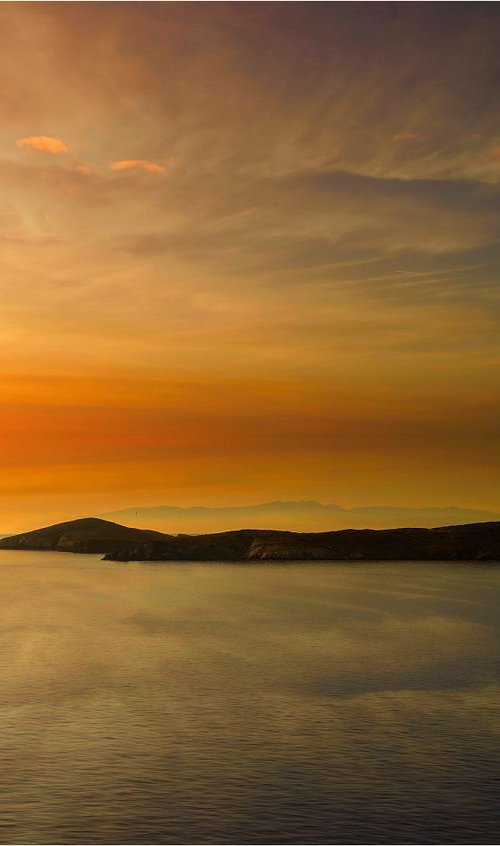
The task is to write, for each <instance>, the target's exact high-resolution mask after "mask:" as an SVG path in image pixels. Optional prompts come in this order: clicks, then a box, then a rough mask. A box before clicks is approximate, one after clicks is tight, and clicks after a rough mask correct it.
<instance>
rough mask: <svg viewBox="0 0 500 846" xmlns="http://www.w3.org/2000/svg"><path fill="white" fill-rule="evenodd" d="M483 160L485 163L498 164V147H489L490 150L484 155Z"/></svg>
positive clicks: (499, 149)
mask: <svg viewBox="0 0 500 846" xmlns="http://www.w3.org/2000/svg"><path fill="white" fill-rule="evenodd" d="M483 159H484V161H486V162H496V163H497V164H498V163H499V162H500V147H499V146H493V147H490V149H489V150H488V151H487V152H486V153H485V154H484V156H483Z"/></svg>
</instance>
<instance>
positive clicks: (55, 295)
mask: <svg viewBox="0 0 500 846" xmlns="http://www.w3.org/2000/svg"><path fill="white" fill-rule="evenodd" d="M450 6H451V7H450ZM491 7H493V8H491ZM496 22H498V17H497V13H496V8H495V4H490V9H488V8H486V7H485V6H484V5H483V4H473V5H468V4H460V5H458V4H390V5H389V4H378V3H372V4H363V3H357V4H334V3H332V4H330V3H324V4H302V3H277V4H273V3H264V4H261V3H246V4H239V3H232V4H219V3H199V4H198V3H189V4H177V3H154V4H137V3H124V4H122V3H109V4H59V3H41V4H37V3H22V4H17V3H3V4H1V6H0V24H1V32H2V61H1V64H0V84H1V86H2V92H3V93H2V98H1V100H0V114H1V121H0V177H1V184H2V191H1V193H0V261H1V273H0V285H1V286H2V298H1V301H0V302H1V308H2V320H1V323H0V400H1V405H2V408H1V415H0V437H1V444H2V459H3V462H2V463H3V467H2V473H1V477H0V507H1V514H2V522H1V525H0V532H1V531H4V532H7V531H15V530H18V529H26V528H33V527H35V526H38V525H41V524H43V523H48V522H53V521H55V520H56V519H60V518H61V519H62V518H70V517H73V516H82V515H86V514H92V513H101V512H104V511H110V510H114V509H118V508H125V507H129V506H141V505H156V504H164V503H169V504H178V505H191V504H206V505H216V504H217V505H222V504H236V503H242V504H245V503H252V502H260V501H264V500H268V499H278V498H283V499H310V498H316V499H322V500H324V501H330V502H331V501H335V502H339V503H341V504H342V505H345V506H356V505H370V504H382V505H384V504H391V505H406V506H427V505H429V506H430V505H433V506H448V505H459V506H464V507H471V508H489V509H500V496H499V493H498V480H499V469H500V468H499V465H500V453H499V446H498V445H499V431H498V430H499V424H498V420H499V419H500V414H499V411H500V409H499V405H500V403H499V377H498V373H499V360H500V333H499V314H500V311H499V284H498V260H499V254H500V249H499V246H498V245H499V243H500V237H499V236H500V157H499V155H498V150H500V117H499V116H498V110H497V109H496V106H495V105H494V103H495V102H496V99H495V98H496V94H495V91H496V84H497V79H498V72H499V70H500V67H499V65H500V59H499V56H500V43H499V42H500V28H499V27H498V25H496ZM493 24H495V25H493Z"/></svg>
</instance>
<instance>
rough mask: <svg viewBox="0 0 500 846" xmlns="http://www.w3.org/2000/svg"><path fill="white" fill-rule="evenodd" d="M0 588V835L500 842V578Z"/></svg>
mask: <svg viewBox="0 0 500 846" xmlns="http://www.w3.org/2000/svg"><path fill="white" fill-rule="evenodd" d="M0 578H1V579H2V593H1V596H2V600H1V602H2V607H1V611H2V617H1V628H0V631H1V636H2V649H1V652H0V655H1V662H2V666H1V680H2V688H1V692H0V697H1V698H0V702H1V706H2V707H1V724H0V727H1V732H2V738H3V767H2V770H1V775H0V788H1V790H2V795H3V798H4V807H3V809H2V811H0V840H1V842H4V843H54V842H58V843H82V842H85V843H117V842H119V843H151V842H155V843H221V842H228V843H229V842H241V843H258V842H261V843H269V842H273V843H278V842H280V843H304V842H307V843H346V842H352V843H355V842H373V843H378V842H380V843H387V842H394V843H395V842H406V843H417V842H418V843H422V842H448V843H452V842H453V843H472V842H495V837H496V835H497V832H498V830H499V826H500V811H499V809H498V802H497V790H496V786H495V785H496V779H497V778H498V775H499V772H500V769H499V767H500V751H499V749H498V734H499V730H500V708H499V705H498V701H499V688H498V676H499V666H498V655H499V654H500V652H499V649H498V646H499V643H498V641H499V631H500V625H499V613H498V607H499V601H498V600H499V594H500V569H499V570H498V571H497V570H496V569H495V568H494V567H491V566H484V567H481V566H478V565H456V564H450V565H447V564H420V565H418V566H417V565H408V564H391V565H387V564H377V565H374V564H366V565H365V564H356V565H338V564H336V565H325V564H321V565H289V566H286V565H283V566H281V565H279V566H274V565H272V566H259V565H256V566H234V567H232V566H224V565H220V566H219V565H199V564H196V565H190V564H189V565H163V566H150V565H116V564H109V563H105V562H101V561H99V559H98V558H96V557H93V556H71V555H63V554H57V555H54V554H48V553H47V554H45V553H12V552H2V553H0Z"/></svg>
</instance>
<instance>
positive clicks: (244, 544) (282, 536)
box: [0, 518, 500, 561]
mask: <svg viewBox="0 0 500 846" xmlns="http://www.w3.org/2000/svg"><path fill="white" fill-rule="evenodd" d="M0 549H33V550H55V551H60V552H82V553H89V552H93V553H104V554H105V558H106V559H108V560H112V561H304V560H307V561H327V560H328V561H340V560H349V561H374V560H404V561H412V560H416V561H418V560H421V561H424V560H427V561H438V560H456V561H462V560H481V561H500V522H495V523H473V524H471V525H466V526H445V527H439V528H434V529H423V528H420V529H383V530H374V529H361V530H359V529H358V530H356V529H347V530H343V531H337V532H316V533H313V532H308V533H303V534H299V533H296V532H280V531H269V530H266V529H263V530H262V529H241V530H239V531H235V532H219V533H216V534H207V535H163V534H161V533H159V532H151V531H145V530H141V529H131V528H129V527H126V526H120V525H117V524H116V523H110V522H107V521H105V520H99V519H95V518H88V519H83V520H73V521H71V522H68V523H58V524H57V525H55V526H47V527H45V528H43V529H38V530H35V531H33V532H25V533H24V534H21V535H15V536H13V537H10V538H4V539H3V540H1V541H0Z"/></svg>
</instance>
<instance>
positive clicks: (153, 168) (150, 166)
mask: <svg viewBox="0 0 500 846" xmlns="http://www.w3.org/2000/svg"><path fill="white" fill-rule="evenodd" d="M109 167H110V170H115V171H124V170H144V171H146V173H157V174H160V173H165V167H164V166H163V165H161V164H158V162H150V161H147V160H146V159H125V160H121V161H117V162H112V163H111V164H110V166H109Z"/></svg>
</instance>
